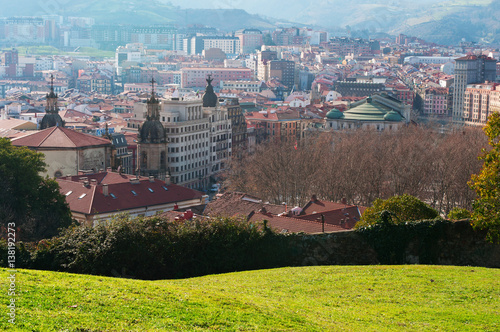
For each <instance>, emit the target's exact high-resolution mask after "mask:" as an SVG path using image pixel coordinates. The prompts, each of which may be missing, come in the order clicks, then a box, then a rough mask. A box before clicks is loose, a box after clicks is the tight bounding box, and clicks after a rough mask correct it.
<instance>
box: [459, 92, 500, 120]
mask: <svg viewBox="0 0 500 332" xmlns="http://www.w3.org/2000/svg"><path fill="white" fill-rule="evenodd" d="M499 96H500V85H499V84H498V83H483V84H470V85H468V86H467V89H465V93H464V115H463V117H464V118H463V119H464V124H465V125H468V126H484V125H485V124H486V122H487V121H488V116H490V114H491V113H492V112H498V111H499V108H498V100H499Z"/></svg>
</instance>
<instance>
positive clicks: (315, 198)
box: [311, 195, 318, 203]
mask: <svg viewBox="0 0 500 332" xmlns="http://www.w3.org/2000/svg"><path fill="white" fill-rule="evenodd" d="M317 200H318V198H317V197H316V195H312V196H311V202H313V203H314V202H316V201H317Z"/></svg>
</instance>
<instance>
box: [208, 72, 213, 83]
mask: <svg viewBox="0 0 500 332" xmlns="http://www.w3.org/2000/svg"><path fill="white" fill-rule="evenodd" d="M207 77H208V78H207V83H208V85H211V84H212V81H213V80H214V79H213V78H212V74H208V75H207Z"/></svg>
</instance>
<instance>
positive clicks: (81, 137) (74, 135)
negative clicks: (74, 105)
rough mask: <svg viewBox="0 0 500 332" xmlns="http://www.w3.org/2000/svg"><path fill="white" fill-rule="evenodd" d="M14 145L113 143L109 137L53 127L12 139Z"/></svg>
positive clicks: (44, 145) (58, 146)
mask: <svg viewBox="0 0 500 332" xmlns="http://www.w3.org/2000/svg"><path fill="white" fill-rule="evenodd" d="M12 145H16V146H27V147H34V148H79V147H86V146H103V145H111V142H110V141H109V140H107V139H104V138H100V137H96V136H92V135H88V134H83V133H80V132H77V131H74V130H71V129H68V128H62V127H51V128H47V129H44V130H41V131H39V132H36V133H34V134H31V135H29V136H25V137H21V138H18V139H15V140H13V141H12Z"/></svg>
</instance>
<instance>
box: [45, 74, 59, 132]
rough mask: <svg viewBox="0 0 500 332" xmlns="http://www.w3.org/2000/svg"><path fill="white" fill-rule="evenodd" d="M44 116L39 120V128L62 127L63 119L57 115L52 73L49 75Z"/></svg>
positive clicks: (57, 108) (57, 109)
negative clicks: (48, 89)
mask: <svg viewBox="0 0 500 332" xmlns="http://www.w3.org/2000/svg"><path fill="white" fill-rule="evenodd" d="M46 99H47V105H46V106H45V116H44V117H43V118H42V121H41V122H40V130H43V129H47V128H50V127H64V121H63V119H62V118H61V116H60V115H59V107H58V106H57V95H56V94H55V93H54V75H50V93H47V96H46Z"/></svg>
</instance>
